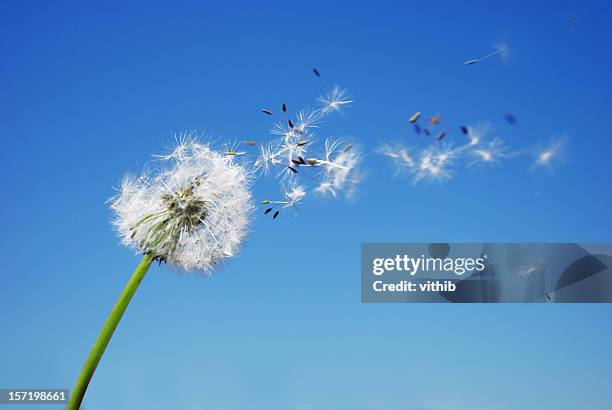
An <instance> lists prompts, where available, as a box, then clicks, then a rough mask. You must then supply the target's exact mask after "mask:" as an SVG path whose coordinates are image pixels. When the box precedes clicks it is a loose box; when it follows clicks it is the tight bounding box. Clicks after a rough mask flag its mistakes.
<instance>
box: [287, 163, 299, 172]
mask: <svg viewBox="0 0 612 410" xmlns="http://www.w3.org/2000/svg"><path fill="white" fill-rule="evenodd" d="M287 168H289V169H290V170H291V171H293V172H294V173H296V174H297V173H298V172H297V169H295V168H293V167H292V166H291V165H287Z"/></svg>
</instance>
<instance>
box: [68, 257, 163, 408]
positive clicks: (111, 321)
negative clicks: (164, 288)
mask: <svg viewBox="0 0 612 410" xmlns="http://www.w3.org/2000/svg"><path fill="white" fill-rule="evenodd" d="M151 263H153V256H152V255H151V254H149V253H147V254H145V255H144V257H143V258H142V261H141V262H140V264H139V265H138V267H137V268H136V270H135V271H134V273H133V274H132V277H131V278H130V280H129V282H128V283H127V285H125V288H124V289H123V292H121V296H119V299H118V300H117V303H115V307H113V310H112V312H111V314H110V316H109V317H108V319H106V323H104V327H103V328H102V331H101V332H100V335H99V336H98V339H97V340H96V343H95V344H94V346H93V348H92V349H91V352H90V353H89V356H88V357H87V360H86V361H85V365H84V366H83V370H81V374H80V375H79V378H78V380H77V382H76V385H75V386H74V389H73V390H72V392H70V397H69V399H68V406H67V407H66V409H67V410H78V409H79V408H80V406H81V402H82V401H83V396H84V395H85V391H86V390H87V386H88V385H89V382H90V381H91V377H92V376H93V374H94V372H95V371H96V367H98V363H99V362H100V359H101V358H102V355H103V354H104V351H105V350H106V346H108V342H110V339H111V337H113V333H114V332H115V329H116V328H117V325H118V324H119V321H120V320H121V317H122V316H123V313H124V312H125V309H126V308H127V306H128V304H129V303H130V300H131V299H132V296H134V293H136V289H138V286H139V285H140V282H142V279H143V278H144V276H145V274H146V273H147V271H148V270H149V267H150V266H151Z"/></svg>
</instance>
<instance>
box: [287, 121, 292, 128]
mask: <svg viewBox="0 0 612 410" xmlns="http://www.w3.org/2000/svg"><path fill="white" fill-rule="evenodd" d="M287 122H288V123H289V128H293V123H292V122H291V120H287Z"/></svg>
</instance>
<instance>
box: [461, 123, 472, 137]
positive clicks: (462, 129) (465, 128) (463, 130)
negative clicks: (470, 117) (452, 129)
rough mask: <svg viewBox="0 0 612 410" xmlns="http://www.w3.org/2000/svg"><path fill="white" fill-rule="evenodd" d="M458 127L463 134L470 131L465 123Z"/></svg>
mask: <svg viewBox="0 0 612 410" xmlns="http://www.w3.org/2000/svg"><path fill="white" fill-rule="evenodd" d="M459 129H460V130H461V132H462V133H463V134H465V135H468V134H469V133H470V131H469V130H468V127H466V126H465V125H462V126H460V127H459Z"/></svg>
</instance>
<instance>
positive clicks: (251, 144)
mask: <svg viewBox="0 0 612 410" xmlns="http://www.w3.org/2000/svg"><path fill="white" fill-rule="evenodd" d="M242 143H243V144H244V145H250V146H253V145H257V143H256V142H255V141H253V140H246V141H242Z"/></svg>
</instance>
